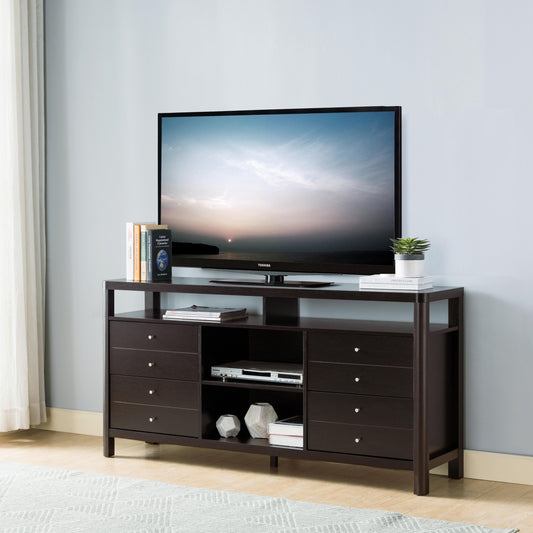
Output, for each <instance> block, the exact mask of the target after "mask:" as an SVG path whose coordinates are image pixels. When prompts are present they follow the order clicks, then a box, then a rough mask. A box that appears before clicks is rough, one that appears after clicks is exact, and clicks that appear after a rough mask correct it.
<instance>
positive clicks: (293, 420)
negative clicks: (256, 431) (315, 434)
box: [268, 416, 304, 448]
mask: <svg viewBox="0 0 533 533" xmlns="http://www.w3.org/2000/svg"><path fill="white" fill-rule="evenodd" d="M268 442H269V444H274V445H275V446H292V447H293V448H303V447H304V425H303V420H302V417H301V416H292V417H290V418H284V419H283V420H278V421H277V422H270V424H268Z"/></svg>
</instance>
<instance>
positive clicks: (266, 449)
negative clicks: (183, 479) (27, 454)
mask: <svg viewBox="0 0 533 533" xmlns="http://www.w3.org/2000/svg"><path fill="white" fill-rule="evenodd" d="M109 437H110V438H123V439H134V440H142V441H145V442H150V443H157V444H178V445H181V446H194V447H199V448H212V449H217V450H228V451H234V452H243V453H258V454H263V455H269V456H279V457H288V458H292V459H309V460H321V461H331V462H335V463H349V464H357V465H364V466H377V467H383V468H395V469H399V470H413V461H410V460H404V459H390V458H386V457H371V456H366V455H353V454H346V453H336V452H325V451H313V450H306V449H302V448H291V447H285V446H274V445H271V444H268V441H267V440H266V439H253V438H247V439H245V438H243V439H242V440H239V438H221V437H218V438H216V437H212V438H195V437H180V436H176V435H167V434H156V433H146V432H142V431H130V430H124V429H109Z"/></svg>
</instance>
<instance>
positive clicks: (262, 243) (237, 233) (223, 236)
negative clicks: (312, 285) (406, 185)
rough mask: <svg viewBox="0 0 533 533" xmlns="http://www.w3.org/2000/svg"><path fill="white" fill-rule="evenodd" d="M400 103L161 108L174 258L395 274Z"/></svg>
mask: <svg viewBox="0 0 533 533" xmlns="http://www.w3.org/2000/svg"><path fill="white" fill-rule="evenodd" d="M400 137H401V108H399V107H373V108H368V107H364V108H328V109H300V110H275V111H272V110H269V111H235V112H212V113H206V112H202V113H163V114H160V115H159V221H160V223H164V224H168V226H169V228H170V229H171V230H172V240H173V265H174V266H192V267H207V268H226V269H241V270H255V271H266V272H268V271H277V272H317V273H350V274H369V273H376V272H392V271H393V254H392V252H391V251H390V244H391V243H390V239H391V238H393V237H398V236H400V182H401V180H400V178H401V139H400Z"/></svg>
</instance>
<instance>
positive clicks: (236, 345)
mask: <svg viewBox="0 0 533 533" xmlns="http://www.w3.org/2000/svg"><path fill="white" fill-rule="evenodd" d="M104 291H105V302H106V317H105V324H106V335H105V338H106V356H105V357H106V363H105V372H106V374H105V405H104V455H105V456H106V457H110V456H112V455H114V451H115V450H114V448H115V443H114V440H115V438H117V437H119V438H126V439H136V440H144V441H147V442H157V443H167V444H179V445H186V446H200V447H204V448H215V449H221V450H235V451H242V452H252V453H261V454H265V455H269V456H270V462H271V465H272V466H277V458H278V456H281V457H292V458H301V459H318V460H324V461H334V462H341V463H352V464H359V465H368V466H377V467H387V468H398V469H406V470H412V471H413V473H414V493H415V494H418V495H424V494H427V493H428V492H429V471H430V469H432V468H434V467H436V466H438V465H440V464H444V463H448V465H449V466H448V471H449V474H448V475H449V476H450V477H452V478H462V477H463V289H462V288H449V287H437V288H434V289H429V290H424V291H420V292H407V291H404V292H399V291H394V292H384V291H373V290H360V289H359V287H358V285H348V284H336V285H332V286H329V287H324V288H312V289H309V288H289V287H274V286H256V285H253V286H252V285H219V284H215V283H210V282H209V280H207V279H192V278H174V279H173V280H172V282H171V283H151V282H147V283H145V282H140V283H139V282H128V281H124V280H111V281H106V282H105V284H104ZM115 291H141V292H144V294H145V308H144V309H143V310H141V311H137V312H128V313H121V314H115ZM161 293H188V294H204V295H205V294H217V295H228V296H248V297H261V298H262V299H263V314H262V315H259V316H249V317H248V318H246V319H242V320H237V321H232V322H224V323H221V324H217V323H205V322H177V321H169V320H164V319H163V318H162V314H163V313H164V310H163V309H161ZM301 299H313V300H337V301H366V302H402V303H403V304H411V305H412V309H413V315H412V317H413V319H412V321H409V322H407V323H404V322H385V321H368V320H354V319H330V318H310V317H309V318H308V317H300V316H299V303H300V300H301ZM442 300H445V301H447V303H448V321H447V323H446V324H435V323H432V322H431V321H430V304H431V303H432V302H436V301H442ZM241 359H244V360H248V359H249V360H252V361H253V360H256V361H272V362H276V361H278V362H279V361H285V362H297V363H300V364H303V368H304V383H303V385H302V386H298V385H281V384H275V383H272V384H271V383H264V382H263V383H261V382H243V381H240V382H239V381H225V382H223V381H221V380H217V379H215V378H212V377H211V375H210V370H211V366H213V365H215V364H220V363H226V362H229V361H236V360H241ZM254 402H269V403H270V404H272V406H273V407H274V409H275V410H276V412H277V414H278V416H279V417H280V418H285V417H289V416H293V415H296V414H301V415H302V416H303V420H304V445H303V449H302V448H289V447H281V446H272V445H269V444H268V440H266V439H254V438H251V437H250V435H249V433H248V431H247V428H246V425H245V424H244V415H245V414H246V411H247V410H248V408H249V406H250V404H251V403H254ZM227 413H231V414H235V415H237V416H238V417H239V419H240V420H241V431H240V433H239V435H238V436H237V437H233V438H221V437H220V436H219V434H218V431H217V429H216V426H215V423H216V421H217V419H218V417H219V416H220V415H222V414H227Z"/></svg>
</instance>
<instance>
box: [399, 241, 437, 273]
mask: <svg viewBox="0 0 533 533" xmlns="http://www.w3.org/2000/svg"><path fill="white" fill-rule="evenodd" d="M391 241H392V246H391V249H392V251H393V252H394V254H395V255H394V261H395V271H396V276H398V277H400V278H421V277H423V276H424V252H425V251H427V250H429V247H430V245H431V244H430V242H429V241H428V240H427V239H419V238H418V237H399V238H398V239H391Z"/></svg>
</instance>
